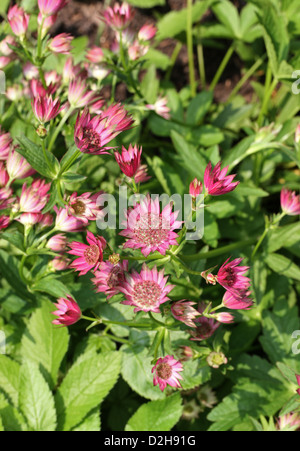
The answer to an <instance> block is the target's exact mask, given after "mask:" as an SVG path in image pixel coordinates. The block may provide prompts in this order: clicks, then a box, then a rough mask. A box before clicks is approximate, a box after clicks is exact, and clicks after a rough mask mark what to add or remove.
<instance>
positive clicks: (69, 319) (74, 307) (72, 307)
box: [52, 295, 82, 326]
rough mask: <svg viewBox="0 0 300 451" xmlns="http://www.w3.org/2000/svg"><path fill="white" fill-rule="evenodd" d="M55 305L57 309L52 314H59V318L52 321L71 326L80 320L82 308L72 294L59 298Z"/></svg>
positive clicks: (59, 324)
mask: <svg viewBox="0 0 300 451" xmlns="http://www.w3.org/2000/svg"><path fill="white" fill-rule="evenodd" d="M55 306H56V307H57V310H56V311H55V312H52V314H53V315H55V316H58V318H57V319H55V320H54V321H52V324H56V325H58V326H71V325H72V324H75V323H77V321H79V320H80V318H81V315H82V314H81V310H80V308H79V305H78V304H77V302H76V301H75V300H74V299H73V298H72V297H71V296H70V295H67V298H60V299H58V301H57V304H55Z"/></svg>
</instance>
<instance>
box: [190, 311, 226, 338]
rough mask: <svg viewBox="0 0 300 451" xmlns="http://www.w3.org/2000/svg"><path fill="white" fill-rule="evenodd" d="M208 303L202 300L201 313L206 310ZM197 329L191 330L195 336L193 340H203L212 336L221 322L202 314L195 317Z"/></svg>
mask: <svg viewBox="0 0 300 451" xmlns="http://www.w3.org/2000/svg"><path fill="white" fill-rule="evenodd" d="M206 307H207V305H206V303H205V302H200V303H199V305H198V312H199V313H200V314H201V313H203V312H204V311H205V309H206ZM195 323H196V330H190V334H191V335H192V337H193V338H191V340H192V341H202V340H207V339H208V338H210V337H211V336H212V335H213V334H214V333H215V331H216V330H217V329H218V327H219V326H220V323H219V322H217V321H215V320H214V319H213V318H206V317H205V316H200V317H198V318H196V319H195Z"/></svg>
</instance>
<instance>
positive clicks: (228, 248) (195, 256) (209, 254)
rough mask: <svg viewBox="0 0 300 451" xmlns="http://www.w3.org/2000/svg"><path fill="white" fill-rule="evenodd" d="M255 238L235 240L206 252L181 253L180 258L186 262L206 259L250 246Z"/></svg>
mask: <svg viewBox="0 0 300 451" xmlns="http://www.w3.org/2000/svg"><path fill="white" fill-rule="evenodd" d="M256 240H257V238H251V239H249V240H243V241H237V242H236V243H233V244H229V245H227V246H223V247H219V248H218V249H214V250H212V251H208V252H200V253H198V254H192V255H181V256H180V258H181V259H182V260H183V261H186V262H193V261H196V260H207V259H209V258H214V257H219V255H223V254H227V253H229V252H232V251H234V250H236V249H241V248H243V247H247V246H251V245H252V244H254V243H255V242H256Z"/></svg>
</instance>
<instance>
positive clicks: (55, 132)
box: [48, 106, 75, 152]
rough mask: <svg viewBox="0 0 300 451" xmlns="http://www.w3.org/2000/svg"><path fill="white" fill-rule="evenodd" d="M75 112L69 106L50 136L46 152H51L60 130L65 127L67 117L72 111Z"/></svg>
mask: <svg viewBox="0 0 300 451" xmlns="http://www.w3.org/2000/svg"><path fill="white" fill-rule="evenodd" d="M74 110H75V108H74V107H72V106H70V108H69V110H68V111H67V112H66V113H65V115H64V116H63V118H62V120H61V121H60V123H59V125H58V126H57V127H56V129H55V131H54V133H53V135H52V136H51V140H50V143H49V146H48V151H49V152H51V151H52V148H53V146H54V144H55V141H56V139H57V137H58V135H59V133H60V132H61V130H62V129H63V126H64V125H65V123H66V122H67V120H68V119H69V117H70V116H71V114H72V113H73V111H74Z"/></svg>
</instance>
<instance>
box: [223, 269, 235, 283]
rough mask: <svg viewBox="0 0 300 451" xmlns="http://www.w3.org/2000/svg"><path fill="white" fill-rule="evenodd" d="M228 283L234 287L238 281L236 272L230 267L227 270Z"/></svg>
mask: <svg viewBox="0 0 300 451" xmlns="http://www.w3.org/2000/svg"><path fill="white" fill-rule="evenodd" d="M226 273H227V274H226V278H225V280H226V283H227V285H228V286H229V287H232V286H233V285H234V284H235V281H236V275H235V272H234V271H233V270H232V268H228V269H227V271H226Z"/></svg>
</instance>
